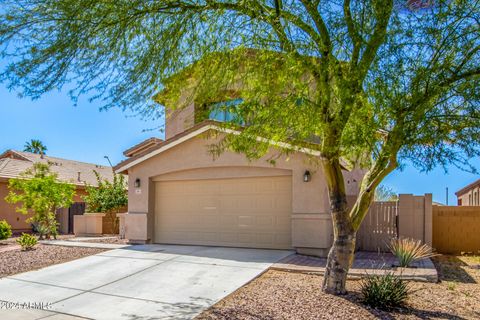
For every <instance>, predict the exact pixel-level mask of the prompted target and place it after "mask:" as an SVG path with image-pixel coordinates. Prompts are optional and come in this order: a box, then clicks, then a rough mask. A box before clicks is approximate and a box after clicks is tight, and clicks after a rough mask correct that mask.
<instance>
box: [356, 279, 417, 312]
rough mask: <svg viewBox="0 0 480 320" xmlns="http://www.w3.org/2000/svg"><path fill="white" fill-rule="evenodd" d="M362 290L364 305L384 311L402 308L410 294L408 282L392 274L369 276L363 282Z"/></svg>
mask: <svg viewBox="0 0 480 320" xmlns="http://www.w3.org/2000/svg"><path fill="white" fill-rule="evenodd" d="M360 290H361V292H362V295H363V303H365V304H367V305H369V306H371V307H374V308H378V309H382V310H390V309H393V308H397V307H400V306H402V305H403V304H404V302H405V300H406V299H407V297H408V294H409V293H410V288H409V286H408V284H407V282H406V281H404V280H403V279H401V278H399V277H397V276H395V275H393V274H391V273H387V274H384V275H368V276H367V277H366V278H364V279H363V280H362V282H361V287H360Z"/></svg>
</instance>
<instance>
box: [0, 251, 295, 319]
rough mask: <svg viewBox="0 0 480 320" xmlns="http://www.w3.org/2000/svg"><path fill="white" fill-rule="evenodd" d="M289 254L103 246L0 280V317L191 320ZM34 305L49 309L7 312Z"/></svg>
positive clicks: (281, 252)
mask: <svg viewBox="0 0 480 320" xmlns="http://www.w3.org/2000/svg"><path fill="white" fill-rule="evenodd" d="M62 245H63V244H62ZM291 253H292V252H291V251H281V250H259V249H240V248H220V247H201V246H174V245H141V246H130V247H125V248H122V249H116V250H111V251H106V252H103V253H100V254H97V255H93V256H89V257H86V258H82V259H78V260H74V261H70V262H67V263H63V264H58V265H53V266H50V267H47V268H44V269H40V270H38V271H31V272H27V273H23V274H18V275H13V276H10V277H7V278H2V279H0V319H19V320H20V319H21V320H23V319H28V320H33V319H35V320H37V319H50V320H52V319H67V320H68V319H81V318H86V319H108V320H110V319H129V320H131V319H142V320H144V319H148V320H153V319H192V318H193V317H195V316H196V315H198V314H199V313H201V312H202V311H203V310H205V309H206V308H208V307H210V306H211V305H213V304H214V303H216V302H217V301H219V300H221V299H222V298H224V297H225V296H227V295H228V294H230V293H232V292H233V291H235V290H236V289H238V288H240V287H241V286H243V285H244V284H246V283H247V282H249V281H251V280H252V279H254V278H255V277H257V276H258V275H260V274H261V273H263V272H264V271H265V270H266V269H268V268H269V267H270V266H271V265H272V264H273V263H275V262H277V261H279V260H280V259H283V258H285V257H287V256H289V255H291ZM2 301H3V307H2ZM12 303H13V305H12ZM33 303H37V304H38V303H42V304H43V306H44V310H32V309H29V310H15V309H9V310H5V307H6V306H10V308H12V307H13V306H14V305H22V304H33Z"/></svg>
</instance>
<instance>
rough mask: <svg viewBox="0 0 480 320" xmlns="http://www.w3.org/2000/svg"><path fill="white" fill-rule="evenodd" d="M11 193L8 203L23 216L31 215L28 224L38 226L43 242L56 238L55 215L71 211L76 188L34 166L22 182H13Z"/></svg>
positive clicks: (23, 175) (12, 180) (37, 165)
mask: <svg viewBox="0 0 480 320" xmlns="http://www.w3.org/2000/svg"><path fill="white" fill-rule="evenodd" d="M8 188H9V190H10V192H9V193H8V195H7V197H5V200H6V201H7V202H9V203H13V204H17V203H19V204H20V205H19V206H18V207H17V208H16V210H17V212H20V213H22V214H25V215H27V214H32V216H31V217H29V218H28V219H27V220H26V221H27V222H32V223H35V224H37V226H38V230H39V231H40V239H42V238H43V236H44V235H45V236H46V237H47V239H48V238H50V236H54V237H55V236H56V234H57V221H56V218H55V212H56V210H57V209H58V208H62V207H69V206H70V205H71V204H72V203H73V196H74V195H75V186H74V185H72V184H68V183H64V182H59V181H58V179H57V174H56V173H54V172H51V171H50V167H49V166H48V165H46V164H43V163H35V164H34V165H33V167H32V168H31V169H28V170H26V171H25V172H24V173H22V174H21V177H20V178H16V179H10V180H9V183H8Z"/></svg>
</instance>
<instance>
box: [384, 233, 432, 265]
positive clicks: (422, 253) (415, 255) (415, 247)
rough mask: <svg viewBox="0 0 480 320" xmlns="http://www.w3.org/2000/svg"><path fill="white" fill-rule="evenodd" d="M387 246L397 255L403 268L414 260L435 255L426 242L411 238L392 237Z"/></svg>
mask: <svg viewBox="0 0 480 320" xmlns="http://www.w3.org/2000/svg"><path fill="white" fill-rule="evenodd" d="M388 247H389V249H390V251H391V252H392V253H393V254H394V255H395V256H396V257H397V259H398V262H399V263H400V267H404V268H405V267H408V266H409V265H410V264H411V263H412V262H414V261H417V260H420V259H425V258H430V257H433V256H435V255H436V254H435V253H434V252H433V249H432V247H430V246H429V245H428V244H425V243H422V241H420V240H415V239H411V238H393V239H392V240H390V244H389V246H388Z"/></svg>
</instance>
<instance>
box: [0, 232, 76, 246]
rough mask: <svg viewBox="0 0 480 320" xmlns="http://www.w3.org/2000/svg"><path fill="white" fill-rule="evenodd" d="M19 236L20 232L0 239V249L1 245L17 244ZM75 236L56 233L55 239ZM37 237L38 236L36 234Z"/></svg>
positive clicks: (66, 238)
mask: <svg viewBox="0 0 480 320" xmlns="http://www.w3.org/2000/svg"><path fill="white" fill-rule="evenodd" d="M19 237H20V234H16V235H14V236H13V237H10V238H8V239H5V240H0V249H1V248H2V247H5V246H8V245H12V244H15V245H16V244H17V239H18V238H19ZM74 237H75V236H74V235H73V234H65V235H63V234H62V235H58V236H57V240H68V239H71V238H74ZM37 238H38V236H37Z"/></svg>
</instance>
